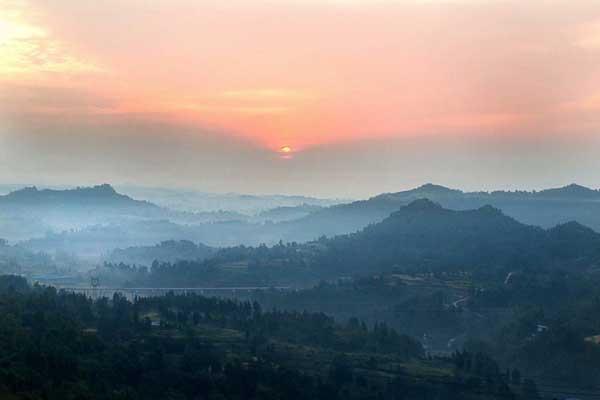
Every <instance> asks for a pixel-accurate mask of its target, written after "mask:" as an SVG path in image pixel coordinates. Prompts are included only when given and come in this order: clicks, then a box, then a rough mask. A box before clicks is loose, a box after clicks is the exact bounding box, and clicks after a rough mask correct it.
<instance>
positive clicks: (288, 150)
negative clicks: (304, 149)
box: [279, 146, 292, 153]
mask: <svg viewBox="0 0 600 400" xmlns="http://www.w3.org/2000/svg"><path fill="white" fill-rule="evenodd" d="M279 151H280V152H282V153H291V152H292V148H291V147H290V146H283V147H281V148H280V149H279Z"/></svg>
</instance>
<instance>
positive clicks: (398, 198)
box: [280, 184, 600, 241]
mask: <svg viewBox="0 0 600 400" xmlns="http://www.w3.org/2000/svg"><path fill="white" fill-rule="evenodd" d="M418 199H429V200H431V201H434V202H436V203H438V204H440V205H442V206H443V207H445V208H449V209H453V210H470V209H475V208H479V207H483V206H485V205H490V206H492V207H495V208H498V209H500V210H502V212H503V213H504V214H506V215H508V216H510V217H513V218H515V219H517V220H518V221H520V222H522V223H525V224H529V225H537V226H541V227H543V228H550V227H553V226H555V225H557V224H562V223H566V222H569V221H577V222H579V223H580V224H583V225H586V226H589V227H591V228H592V229H594V230H597V231H600V191H598V190H592V189H589V188H586V187H583V186H579V185H575V184H572V185H568V186H565V187H562V188H555V189H547V190H542V191H539V192H525V191H515V192H507V191H493V192H463V191H460V190H456V189H449V188H446V187H444V186H439V185H434V184H425V185H423V186H420V187H418V188H415V189H411V190H406V191H401V192H396V193H384V194H380V195H377V196H374V197H372V198H370V199H368V200H362V201H356V202H352V203H348V204H341V205H336V206H332V207H328V208H325V209H323V210H321V211H317V212H314V213H312V214H310V215H308V216H306V217H304V218H301V219H298V220H295V221H291V222H288V223H286V224H284V225H283V226H281V227H280V230H281V233H282V238H283V239H284V240H289V241H292V240H295V241H308V240H313V239H316V238H318V237H319V236H321V235H325V236H335V235H340V234H345V233H351V232H355V231H358V230H359V229H362V228H364V227H366V226H367V225H369V224H373V223H377V222H380V221H382V220H383V219H384V218H386V217H387V216H389V215H390V214H391V213H393V212H395V211H397V210H399V209H400V208H401V207H403V206H405V205H408V204H409V203H410V202H412V201H414V200H418Z"/></svg>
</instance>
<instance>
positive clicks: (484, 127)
mask: <svg viewBox="0 0 600 400" xmlns="http://www.w3.org/2000/svg"><path fill="white" fill-rule="evenodd" d="M599 170H600V4H599V3H598V1H597V0H568V1H558V0H557V1H551V0H529V1H512V0H507V1H501V0H488V1H484V0H364V1H360V0H329V1H328V0H278V1H266V0H228V1H205V0H154V1H151V0H103V1H79V0H44V1H27V0H0V182H2V183H36V184H40V185H44V184H46V185H59V184H70V185H78V184H80V185H87V184H95V183H101V182H109V183H115V184H139V185H148V186H168V187H189V188H195V189H199V190H204V191H218V192H231V191H236V192H248V193H294V194H308V195H319V196H330V197H355V198H359V197H368V196H370V195H374V194H377V193H380V192H390V191H398V190H402V189H406V188H410V187H413V186H417V185H420V184H423V183H426V182H435V183H439V184H444V185H447V186H451V187H457V188H462V189H467V190H479V189H484V190H488V189H517V188H519V189H523V188H527V189H539V188H543V187H550V186H560V185H563V184H568V183H571V182H578V183H580V184H584V185H588V186H591V187H594V188H598V187H600V174H598V173H597V171H599Z"/></svg>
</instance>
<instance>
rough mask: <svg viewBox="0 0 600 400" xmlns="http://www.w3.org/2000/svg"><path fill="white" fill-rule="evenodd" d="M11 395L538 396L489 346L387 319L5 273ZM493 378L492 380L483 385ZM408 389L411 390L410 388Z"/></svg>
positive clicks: (1, 293)
mask: <svg viewBox="0 0 600 400" xmlns="http://www.w3.org/2000/svg"><path fill="white" fill-rule="evenodd" d="M0 322H1V324H0V335H1V337H2V339H3V340H2V342H1V344H2V345H1V346H0V366H1V368H0V398H2V399H30V400H38V399H40V400H41V399H65V400H75V399H107V400H108V399H132V400H135V399H150V400H153V399H157V400H158V399H161V400H162V399H181V400H185V399H190V400H192V399H230V400H238V399H239V400H249V399H265V400H267V399H273V400H275V399H289V400H300V399H317V400H319V399H322V400H337V399H339V400H341V399H344V400H372V399H381V400H399V399H405V398H419V399H423V400H434V399H440V398H448V399H459V398H460V399H472V400H487V399H495V398H499V397H502V398H510V399H514V400H521V399H531V398H537V396H538V393H537V390H536V388H535V384H534V383H533V382H530V384H528V385H521V384H519V385H515V384H513V383H512V382H511V381H510V379H509V377H508V376H507V375H505V374H504V371H502V370H501V369H500V368H499V366H498V364H497V363H496V362H494V361H493V360H492V359H491V358H490V357H487V356H485V355H483V354H469V353H466V352H461V353H457V354H455V355H454V356H453V357H448V358H444V359H442V358H439V359H437V360H427V359H426V358H425V357H424V351H423V348H422V346H421V344H420V343H419V342H417V341H416V340H414V339H412V338H410V337H408V336H405V335H401V334H398V333H397V332H396V331H395V330H393V329H390V328H389V327H388V326H387V325H386V324H384V323H381V324H376V325H375V326H374V327H372V328H369V327H367V326H366V325H365V324H364V323H361V321H359V320H357V319H356V318H355V319H352V320H351V321H348V323H345V324H341V323H336V322H335V321H334V319H333V318H331V317H328V316H326V315H324V314H319V313H307V312H304V313H300V312H287V311H268V312H265V311H263V310H262V307H261V306H260V305H259V304H258V303H256V302H254V303H250V302H237V301H231V300H224V299H217V298H206V297H201V296H196V295H184V296H175V295H169V296H163V297H147V298H136V299H135V301H134V302H133V303H132V302H129V301H127V300H126V299H124V298H123V297H121V296H119V295H115V296H114V297H113V298H112V300H109V299H107V298H103V299H100V300H98V301H92V300H91V299H89V298H86V297H84V296H82V295H75V294H69V293H65V292H57V291H56V290H55V289H53V288H43V287H33V288H31V287H29V286H28V285H27V284H26V282H25V281H24V279H22V278H18V277H14V276H0ZM484 382H485V383H484ZM405 396H408V397H405Z"/></svg>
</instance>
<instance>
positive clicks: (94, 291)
mask: <svg viewBox="0 0 600 400" xmlns="http://www.w3.org/2000/svg"><path fill="white" fill-rule="evenodd" d="M56 288H57V289H58V290H62V291H65V292H70V293H78V294H83V295H85V296H87V297H90V298H92V299H100V298H102V297H108V298H112V297H113V296H114V295H115V293H119V294H122V295H123V296H124V297H125V298H127V299H129V300H132V299H134V298H136V297H152V296H164V295H166V294H168V293H173V294H176V295H185V294H198V295H203V296H223V297H233V296H238V295H240V294H249V293H252V292H255V291H258V290H292V287H291V286H231V287H141V288H130V287H98V286H96V287H95V286H62V287H59V286H56Z"/></svg>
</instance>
